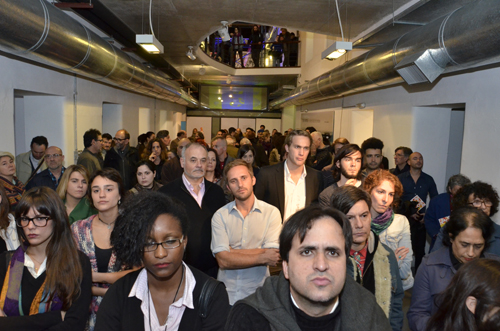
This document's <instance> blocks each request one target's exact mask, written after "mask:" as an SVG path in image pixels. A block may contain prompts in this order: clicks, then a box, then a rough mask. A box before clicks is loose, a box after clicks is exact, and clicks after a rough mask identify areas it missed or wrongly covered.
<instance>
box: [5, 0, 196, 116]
mask: <svg viewBox="0 0 500 331" xmlns="http://www.w3.org/2000/svg"><path fill="white" fill-rule="evenodd" d="M0 50H1V51H4V52H6V53H9V54H12V55H15V56H20V57H24V58H27V59H30V60H33V61H35V62H39V63H43V64H47V65H49V66H52V67H56V68H59V69H63V70H66V71H69V72H73V73H76V74H79V75H82V76H84V77H88V78H91V79H95V80H99V81H102V82H104V83H108V84H111V85H114V86H117V87H120V88H123V89H127V90H130V91H133V92H137V93H142V94H145V95H148V96H152V97H155V98H158V99H164V100H168V101H172V102H176V103H179V104H181V105H185V106H188V107H191V108H198V101H197V100H196V99H195V98H193V97H191V96H190V95H189V94H187V93H186V92H185V91H184V90H182V88H181V87H180V86H179V85H178V84H176V83H174V82H171V81H170V80H169V78H168V77H167V76H166V75H165V74H163V73H161V72H159V71H156V70H152V69H150V68H148V67H146V66H144V65H143V64H141V63H140V62H139V61H137V60H135V59H134V58H132V57H130V56H129V55H128V54H127V53H125V52H123V51H122V50H120V49H118V48H116V47H114V46H112V45H110V44H109V43H108V42H106V41H105V40H104V39H102V38H101V37H99V36H98V35H97V34H95V33H94V32H92V31H90V30H89V29H87V28H86V27H85V26H83V25H82V24H80V23H79V22H77V21H75V20H74V19H72V18H71V17H69V16H68V15H66V14H65V13H63V12H62V11H61V10H59V9H58V8H56V7H55V6H53V5H52V4H50V3H48V2H47V1H45V0H22V1H19V0H0Z"/></svg>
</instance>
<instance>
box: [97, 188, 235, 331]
mask: <svg viewBox="0 0 500 331" xmlns="http://www.w3.org/2000/svg"><path fill="white" fill-rule="evenodd" d="M144 210H147V211H148V212H147V213H144ZM187 233H188V217H187V213H186V210H185V208H184V207H183V206H182V205H180V204H178V203H176V202H174V201H173V200H172V199H171V198H170V197H168V196H166V195H164V194H161V193H159V192H141V193H139V194H138V195H136V196H135V197H134V199H130V200H127V202H126V203H125V205H124V208H123V212H122V213H121V214H120V216H119V217H118V219H117V221H116V226H115V229H114V231H113V233H112V235H111V244H112V245H113V247H115V249H116V252H117V258H118V259H119V260H120V261H122V262H123V263H125V264H127V265H130V266H137V267H140V266H143V267H144V268H143V269H141V270H138V271H135V272H133V273H130V274H128V275H127V276H125V277H123V278H122V279H120V280H119V281H118V282H116V283H115V284H113V285H112V286H111V288H110V289H109V291H108V293H107V294H106V296H105V297H104V300H103V301H102V304H101V307H100V309H99V312H98V315H97V324H96V328H95V330H96V331H114V330H117V331H118V330H120V331H127V330H131V331H132V330H133V331H135V330H167V326H168V330H179V331H192V330H223V329H224V325H225V322H226V318H227V315H228V313H229V299H228V295H227V292H226V290H225V288H224V286H223V284H222V283H220V282H218V281H216V280H213V279H211V278H210V277H209V276H207V275H206V274H204V273H203V272H201V271H199V270H197V269H195V268H193V267H191V266H188V265H186V264H185V263H184V262H183V261H182V258H183V256H184V253H185V250H186V244H187V241H188V239H189V238H188V237H187ZM211 283H213V286H214V287H213V292H212V294H211V296H210V297H209V298H208V304H206V305H205V306H206V308H208V309H207V310H206V315H205V317H204V318H202V317H201V316H200V309H202V308H203V307H202V306H201V305H202V302H201V300H200V296H201V294H202V292H203V290H202V289H203V288H204V286H205V284H211Z"/></svg>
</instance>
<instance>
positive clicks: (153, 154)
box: [141, 138, 168, 181]
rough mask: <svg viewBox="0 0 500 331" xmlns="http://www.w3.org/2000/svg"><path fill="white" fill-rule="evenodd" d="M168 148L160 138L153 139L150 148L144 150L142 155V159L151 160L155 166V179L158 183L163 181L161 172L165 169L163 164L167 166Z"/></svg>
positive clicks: (149, 144)
mask: <svg viewBox="0 0 500 331" xmlns="http://www.w3.org/2000/svg"><path fill="white" fill-rule="evenodd" d="M167 152H168V150H167V146H165V144H164V143H163V141H162V140H161V139H160V138H156V139H152V140H151V141H150V142H149V143H148V147H147V148H146V149H145V150H144V152H143V153H142V155H141V159H143V160H149V161H151V162H153V163H154V164H155V170H156V174H155V179H156V180H157V181H160V180H161V171H162V168H163V164H165V162H166V160H167V158H168V157H167Z"/></svg>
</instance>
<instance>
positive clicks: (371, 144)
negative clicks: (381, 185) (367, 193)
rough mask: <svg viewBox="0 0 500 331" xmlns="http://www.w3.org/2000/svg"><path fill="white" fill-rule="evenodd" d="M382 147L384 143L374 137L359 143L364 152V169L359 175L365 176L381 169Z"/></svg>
mask: <svg viewBox="0 0 500 331" xmlns="http://www.w3.org/2000/svg"><path fill="white" fill-rule="evenodd" d="M383 148H384V143H383V142H382V140H380V139H377V138H375V137H371V138H368V139H366V140H365V141H363V143H362V144H361V149H362V150H363V153H364V154H365V162H366V169H364V170H363V171H362V172H361V176H363V178H366V176H368V175H369V174H370V173H372V171H375V170H377V169H382V168H381V164H382V160H383V158H384V156H383V155H382V149H383Z"/></svg>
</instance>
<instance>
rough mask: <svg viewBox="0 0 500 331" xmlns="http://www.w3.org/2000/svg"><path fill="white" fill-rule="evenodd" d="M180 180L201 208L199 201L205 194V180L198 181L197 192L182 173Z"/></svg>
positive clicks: (201, 200)
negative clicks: (198, 188)
mask: <svg viewBox="0 0 500 331" xmlns="http://www.w3.org/2000/svg"><path fill="white" fill-rule="evenodd" d="M182 182H183V183H184V186H186V188H187V190H188V191H189V193H190V194H191V196H192V197H193V198H194V199H195V200H196V202H197V203H198V206H200V208H201V203H202V202H203V196H204V195H205V180H202V181H201V183H200V190H199V191H198V194H196V192H195V191H194V186H193V185H191V183H190V182H189V181H188V180H187V178H186V175H184V173H183V174H182Z"/></svg>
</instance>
